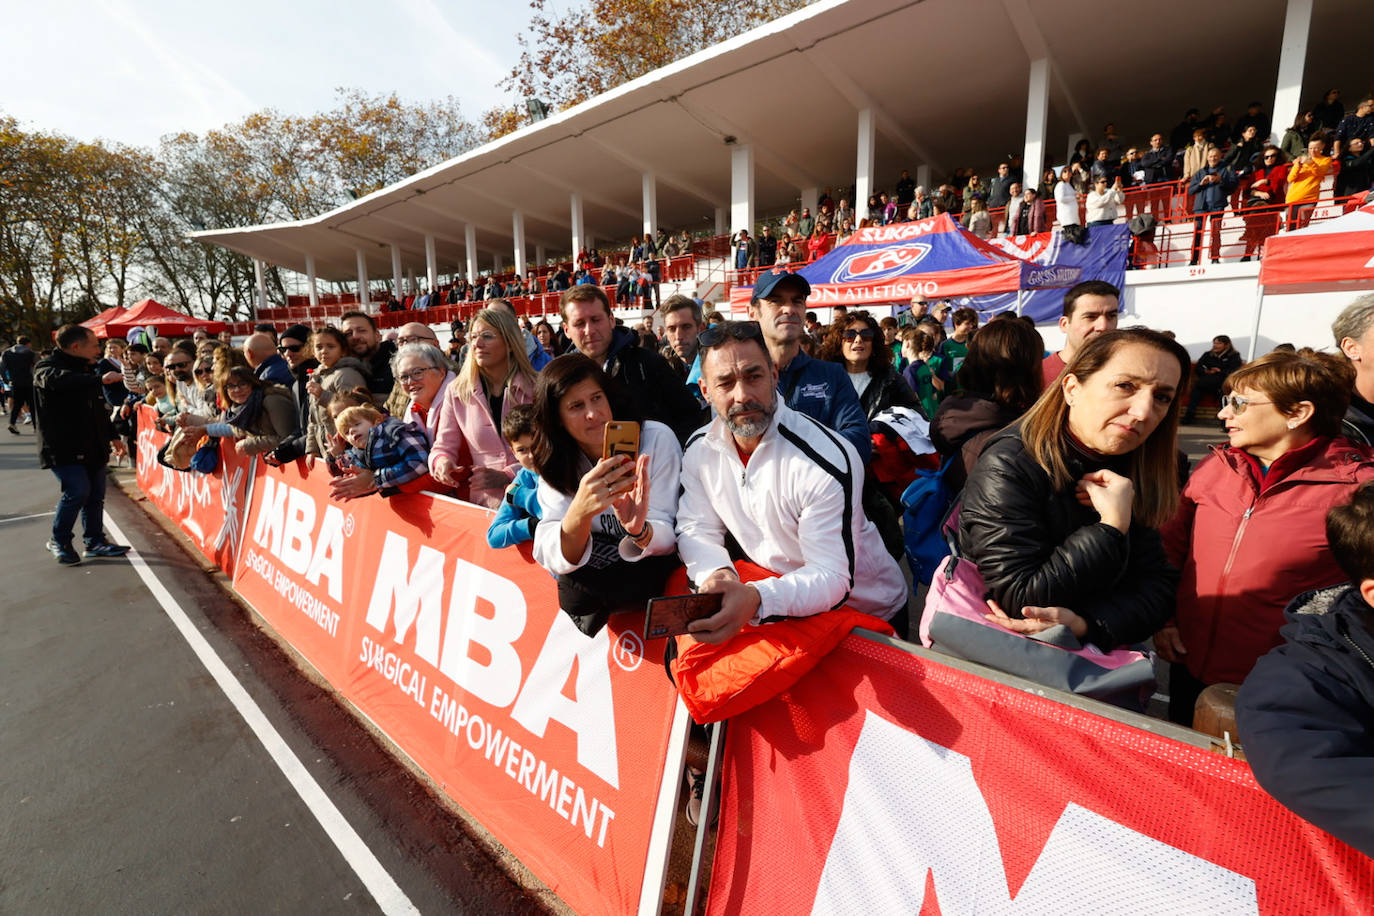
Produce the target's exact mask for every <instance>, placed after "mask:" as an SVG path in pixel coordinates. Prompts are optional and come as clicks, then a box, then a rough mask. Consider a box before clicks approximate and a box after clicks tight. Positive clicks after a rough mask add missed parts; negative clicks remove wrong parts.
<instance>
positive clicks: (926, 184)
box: [865, 164, 935, 219]
mask: <svg viewBox="0 0 1374 916" xmlns="http://www.w3.org/2000/svg"><path fill="white" fill-rule="evenodd" d="M916 183H917V184H918V185H920V186H921V187H923V188H925V189H926V193H927V194H929V195H930V196H931V197H934V196H935V189H934V188H932V187H931V186H930V166H929V165H924V164H923V165H918V166H916ZM865 203H867V201H865ZM897 218H898V219H906V214H905V213H902V214H898V217H897Z"/></svg>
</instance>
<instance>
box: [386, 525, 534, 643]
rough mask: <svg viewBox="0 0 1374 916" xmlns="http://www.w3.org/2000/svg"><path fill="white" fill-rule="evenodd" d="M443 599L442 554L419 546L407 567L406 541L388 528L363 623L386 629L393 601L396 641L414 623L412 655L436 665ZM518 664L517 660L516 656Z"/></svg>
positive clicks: (403, 640)
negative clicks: (413, 649) (418, 550)
mask: <svg viewBox="0 0 1374 916" xmlns="http://www.w3.org/2000/svg"><path fill="white" fill-rule="evenodd" d="M443 600H444V555H443V553H441V552H440V551H438V550H435V549H434V548H433V547H425V546H423V545H421V547H420V554H419V556H417V557H416V558H415V566H414V567H413V568H412V567H411V566H410V556H409V543H408V542H407V541H406V539H405V538H403V537H401V536H400V535H399V534H396V533H395V532H392V531H388V532H387V533H386V540H385V541H384V542H383V544H382V559H381V562H380V563H378V564H377V579H376V583H375V584H374V585H373V587H372V598H371V600H369V601H368V605H367V623H368V625H369V626H371V627H372V628H373V629H375V630H376V631H377V632H379V633H385V632H386V620H387V615H388V614H390V613H391V609H392V604H393V602H394V604H395V608H396V612H395V616H394V620H395V621H396V641H397V642H405V641H406V634H407V633H409V632H410V626H411V624H415V625H416V626H415V654H416V655H418V656H420V657H421V658H423V659H424V660H425V661H427V662H429V663H430V664H431V665H433V666H434V667H436V668H438V667H439V618H440V615H441V613H442V612H441V610H440V602H442V601H443ZM517 663H518V659H517Z"/></svg>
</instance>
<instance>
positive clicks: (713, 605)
mask: <svg viewBox="0 0 1374 916" xmlns="http://www.w3.org/2000/svg"><path fill="white" fill-rule="evenodd" d="M723 597H724V596H722V595H721V594H720V593H718V592H713V593H711V594H704V595H703V594H698V595H668V596H665V597H663V598H650V599H649V609H648V611H647V612H646V613H645V615H644V638H645V639H661V638H663V637H665V636H681V635H683V634H684V633H686V632H687V624H689V623H691V622H692V621H693V620H700V619H702V618H703V617H710V616H711V615H712V614H714V613H716V612H717V611H719V610H720V602H721V599H722V598H723Z"/></svg>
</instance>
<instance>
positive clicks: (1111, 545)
mask: <svg viewBox="0 0 1374 916" xmlns="http://www.w3.org/2000/svg"><path fill="white" fill-rule="evenodd" d="M1189 365H1190V363H1189V359H1188V353H1187V351H1186V350H1184V349H1183V348H1182V347H1181V346H1179V345H1178V344H1177V343H1176V342H1174V341H1173V340H1172V339H1170V338H1168V337H1166V336H1164V335H1163V334H1161V333H1159V332H1158V331H1151V330H1146V329H1144V328H1131V329H1128V330H1120V331H1108V332H1106V333H1104V334H1099V335H1097V336H1095V337H1093V338H1092V339H1090V340H1089V341H1088V343H1087V344H1085V345H1084V346H1083V347H1082V348H1081V349H1080V350H1079V352H1078V354H1077V355H1076V356H1075V357H1074V358H1073V360H1072V361H1071V362H1070V364H1069V365H1068V366H1067V367H1066V368H1065V370H1064V372H1063V374H1062V375H1060V377H1059V379H1058V380H1057V382H1056V383H1055V384H1052V385H1050V386H1049V387H1048V388H1047V389H1046V390H1045V391H1044V392H1043V393H1042V394H1041V395H1040V398H1039V400H1037V401H1036V402H1035V404H1034V405H1032V406H1031V408H1030V410H1029V411H1027V412H1026V415H1025V416H1024V417H1022V418H1021V420H1020V421H1019V422H1018V423H1016V424H1013V425H1012V426H1010V427H1008V428H1007V429H1005V430H1003V431H1002V432H1000V433H998V434H997V435H995V436H994V437H993V438H992V440H991V441H990V442H989V443H988V445H987V446H986V447H985V448H984V450H983V452H982V455H981V456H980V457H979V459H978V462H977V464H975V465H974V466H973V468H972V469H971V470H970V472H969V478H968V484H967V486H966V487H965V488H964V495H963V504H962V508H961V511H960V515H959V543H960V545H962V549H963V554H964V556H965V557H967V558H968V559H969V560H972V561H973V562H974V563H975V564H976V565H977V567H978V571H979V572H980V573H981V574H982V576H983V579H984V581H985V582H986V584H987V588H988V591H989V594H990V596H991V598H990V600H989V602H988V606H989V608H990V610H991V614H990V615H989V617H990V619H992V620H995V621H996V622H997V623H999V624H1001V625H1002V626H1004V627H1006V628H1008V629H1010V630H1015V631H1017V632H1020V633H1027V634H1030V633H1036V632H1039V631H1041V630H1045V629H1048V628H1049V627H1051V626H1054V625H1056V624H1062V625H1064V626H1066V627H1067V628H1068V629H1069V630H1070V631H1072V632H1073V634H1074V635H1075V636H1077V637H1078V638H1079V639H1080V640H1082V641H1085V642H1090V643H1092V644H1093V645H1095V646H1096V647H1097V648H1099V649H1102V650H1104V651H1109V650H1112V649H1115V648H1117V647H1119V646H1122V645H1129V644H1132V643H1135V642H1139V641H1141V640H1144V639H1146V638H1148V637H1149V636H1150V635H1151V634H1153V633H1154V632H1155V631H1156V630H1158V629H1159V627H1160V626H1161V625H1162V624H1163V623H1164V621H1165V620H1167V619H1168V616H1169V613H1170V611H1171V610H1172V608H1173V600H1174V591H1175V588H1176V586H1177V584H1178V572H1177V571H1176V570H1175V569H1174V568H1173V567H1172V566H1170V565H1169V562H1168V560H1167V558H1166V557H1165V555H1164V549H1163V546H1162V544H1161V542H1160V537H1159V531H1158V528H1159V526H1160V525H1162V524H1163V523H1164V522H1166V521H1168V520H1169V519H1170V518H1171V517H1172V516H1173V514H1174V510H1175V509H1176V508H1177V506H1178V465H1177V440H1178V418H1179V397H1180V396H1181V395H1182V394H1183V393H1184V389H1185V388H1186V385H1187V382H1188V367H1189Z"/></svg>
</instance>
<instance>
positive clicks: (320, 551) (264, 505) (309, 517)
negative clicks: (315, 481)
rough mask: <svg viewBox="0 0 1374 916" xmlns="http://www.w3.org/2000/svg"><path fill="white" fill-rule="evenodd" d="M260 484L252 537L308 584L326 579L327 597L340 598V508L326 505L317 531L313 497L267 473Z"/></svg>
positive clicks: (341, 571) (342, 517) (341, 558)
mask: <svg viewBox="0 0 1374 916" xmlns="http://www.w3.org/2000/svg"><path fill="white" fill-rule="evenodd" d="M262 486H263V489H262V500H261V502H259V504H258V523H257V525H256V526H255V527H254V529H253V540H254V541H255V542H256V543H257V544H258V545H259V546H260V547H265V548H267V550H269V551H270V552H271V553H272V554H273V555H275V556H276V558H277V559H278V560H281V562H282V563H284V564H285V565H286V567H287V568H288V569H290V570H291V571H292V572H294V573H296V574H297V575H299V576H304V577H305V580H306V581H307V582H309V583H310V584H311V585H319V584H320V579H321V578H327V579H328V580H329V586H328V590H329V597H331V598H333V599H334V600H335V601H339V602H341V601H343V529H344V514H343V511H342V510H341V509H339V507H338V506H334V505H327V506H325V509H324V518H323V519H322V520H321V521H320V525H319V531H318V532H317V531H316V530H315V516H316V512H315V499H314V497H312V496H311V495H310V494H309V493H306V492H304V491H303V490H297V489H296V488H295V487H292V486H288V485H287V484H285V483H281V482H279V481H276V480H274V479H273V478H272V477H270V476H268V477H264V478H263V479H262Z"/></svg>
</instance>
